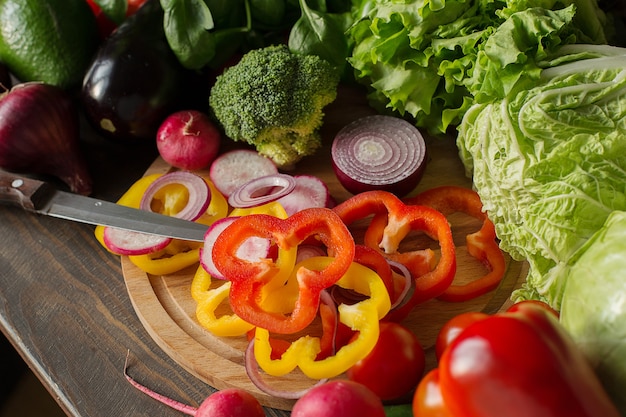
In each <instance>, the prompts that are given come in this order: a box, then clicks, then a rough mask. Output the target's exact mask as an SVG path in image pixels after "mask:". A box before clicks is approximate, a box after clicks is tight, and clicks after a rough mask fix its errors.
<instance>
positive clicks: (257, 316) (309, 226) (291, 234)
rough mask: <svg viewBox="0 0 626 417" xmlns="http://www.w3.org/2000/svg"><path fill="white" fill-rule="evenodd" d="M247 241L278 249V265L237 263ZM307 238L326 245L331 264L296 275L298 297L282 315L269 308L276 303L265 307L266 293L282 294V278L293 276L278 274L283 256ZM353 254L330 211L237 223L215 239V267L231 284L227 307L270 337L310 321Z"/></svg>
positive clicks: (349, 239)
mask: <svg viewBox="0 0 626 417" xmlns="http://www.w3.org/2000/svg"><path fill="white" fill-rule="evenodd" d="M250 237H262V238H268V239H271V240H272V241H273V242H274V243H275V244H276V245H277V246H278V250H279V256H278V259H277V260H276V261H274V260H273V259H262V260H259V261H249V260H246V259H242V258H240V257H238V256H237V250H238V248H239V247H240V246H241V245H242V244H243V243H244V242H245V241H246V239H248V238H250ZM309 237H316V238H317V239H319V240H320V241H321V242H322V243H323V244H324V245H326V247H327V249H328V252H329V253H331V254H332V256H334V260H333V262H331V263H330V265H328V266H327V267H325V268H323V269H322V270H320V271H316V270H309V269H306V268H300V269H299V270H298V271H297V283H295V285H296V287H297V291H298V292H297V297H296V299H295V303H294V305H293V309H292V311H290V312H288V314H281V313H280V312H277V311H276V309H275V308H273V306H272V305H269V304H271V303H272V302H274V301H276V300H271V301H267V299H266V298H270V299H271V297H267V292H266V291H265V290H267V288H276V289H280V288H282V287H283V286H284V285H285V284H286V282H285V281H284V277H285V276H289V275H290V274H291V270H290V271H281V270H280V268H281V267H280V253H281V251H290V250H291V251H292V250H294V249H295V248H297V246H298V245H299V244H300V243H302V242H303V241H305V240H306V239H307V238H309ZM354 253H355V249H354V240H353V238H352V235H351V234H350V231H349V230H348V229H347V227H346V225H345V224H344V223H343V222H342V221H341V219H340V218H339V217H338V216H337V215H336V214H335V213H334V212H333V211H332V210H330V209H325V208H310V209H305V210H302V211H299V212H297V213H295V214H293V215H292V216H290V217H288V218H287V219H280V218H278V217H274V216H271V215H266V214H251V215H249V216H245V217H240V218H238V219H237V220H235V221H234V222H233V223H232V224H230V225H229V226H228V227H227V228H226V229H225V230H224V231H223V232H222V233H221V234H220V235H219V237H218V238H217V239H216V242H215V245H214V248H213V261H214V263H215V265H216V267H217V268H218V269H219V270H220V272H221V273H222V274H223V275H224V276H225V277H226V278H227V279H228V280H229V281H230V282H231V289H230V295H229V301H230V305H231V308H232V309H233V312H234V313H235V314H237V315H238V316H239V317H241V318H242V319H243V320H245V321H247V322H248V323H251V324H253V325H255V326H258V327H262V328H264V329H267V330H268V331H270V332H274V333H281V334H291V333H295V332H298V331H300V330H302V329H304V328H305V327H307V326H308V325H309V324H310V323H311V322H312V321H313V319H314V318H315V317H316V315H317V310H318V306H319V303H320V293H321V291H322V290H324V289H326V288H328V287H330V286H332V285H333V284H335V283H336V282H337V281H338V280H339V279H340V278H341V277H342V276H343V275H344V274H345V273H346V271H347V270H348V268H349V267H350V265H351V264H352V262H353V260H354ZM292 267H293V265H290V268H292ZM285 272H287V273H285ZM277 280H278V281H279V282H277Z"/></svg>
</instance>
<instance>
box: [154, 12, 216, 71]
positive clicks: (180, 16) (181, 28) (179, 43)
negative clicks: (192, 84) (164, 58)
mask: <svg viewBox="0 0 626 417" xmlns="http://www.w3.org/2000/svg"><path fill="white" fill-rule="evenodd" d="M161 7H163V11H164V12H165V17H164V21H163V25H164V28H165V36H166V37H167V41H168V43H169V44H170V47H171V48H172V50H173V51H174V53H175V54H176V56H177V57H178V60H179V61H180V63H181V64H182V65H183V66H184V67H186V68H189V69H199V68H202V67H204V66H205V65H206V64H207V62H209V61H210V60H211V59H212V58H213V56H214V55H215V53H216V52H215V51H216V46H215V39H214V37H213V34H212V33H211V32H210V30H211V29H213V28H214V26H215V25H214V22H213V16H212V14H211V10H209V7H208V5H207V4H206V3H205V1H204V0H161Z"/></svg>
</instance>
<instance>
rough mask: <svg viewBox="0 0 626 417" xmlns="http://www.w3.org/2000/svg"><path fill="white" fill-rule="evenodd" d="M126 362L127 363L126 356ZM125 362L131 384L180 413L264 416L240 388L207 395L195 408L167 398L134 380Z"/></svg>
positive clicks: (213, 416) (208, 416)
mask: <svg viewBox="0 0 626 417" xmlns="http://www.w3.org/2000/svg"><path fill="white" fill-rule="evenodd" d="M126 362H127V363H128V358H127V359H126ZM127 363H126V364H125V365H124V376H125V377H126V380H127V381H128V382H130V384H131V385H132V386H134V387H135V388H137V389H138V390H139V391H141V392H143V393H144V394H146V395H148V396H150V397H152V398H154V399H155V400H157V401H159V402H160V403H162V404H165V405H167V406H168V407H170V408H173V409H174V410H178V411H180V412H181V413H184V414H187V415H189V416H196V417H265V411H263V407H262V406H261V403H259V400H257V399H256V398H255V397H254V396H253V395H252V394H250V393H249V392H247V391H244V390H242V389H238V388H228V389H224V390H221V391H217V392H215V393H213V394H211V395H209V396H208V397H207V398H206V399H205V400H204V401H203V402H202V404H200V407H198V408H196V407H192V406H190V405H187V404H184V403H181V402H179V401H176V400H173V399H171V398H168V397H166V396H165V395H162V394H159V393H157V392H155V391H153V390H151V389H150V388H148V387H146V386H145V385H142V384H140V383H139V382H137V381H135V380H134V379H133V378H131V377H130V375H128V372H127V368H128V365H127Z"/></svg>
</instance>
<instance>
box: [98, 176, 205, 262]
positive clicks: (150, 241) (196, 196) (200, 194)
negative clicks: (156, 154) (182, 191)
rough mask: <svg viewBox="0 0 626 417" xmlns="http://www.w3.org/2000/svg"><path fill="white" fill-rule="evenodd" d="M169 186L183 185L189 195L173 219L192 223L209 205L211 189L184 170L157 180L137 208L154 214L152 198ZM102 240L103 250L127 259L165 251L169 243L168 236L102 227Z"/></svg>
mask: <svg viewBox="0 0 626 417" xmlns="http://www.w3.org/2000/svg"><path fill="white" fill-rule="evenodd" d="M170 184H180V185H183V186H185V187H186V188H187V190H188V192H189V201H188V202H187V205H186V206H185V207H184V208H183V209H182V210H181V211H179V212H178V213H176V214H175V215H174V217H179V218H181V219H185V220H190V221H193V220H196V219H197V218H198V217H200V216H201V215H202V214H203V213H204V212H205V211H206V210H207V207H208V206H209V203H210V202H211V189H210V188H209V186H208V185H207V183H206V182H205V181H204V180H203V179H202V178H201V177H199V176H198V175H195V174H192V173H191V172H186V171H174V172H170V173H168V174H165V175H163V176H161V177H159V178H157V179H156V180H155V181H154V182H152V183H151V184H150V185H149V186H148V188H147V189H146V191H145V192H144V195H143V196H142V198H141V202H140V205H139V208H140V209H142V210H145V211H153V210H152V207H151V203H152V200H153V199H154V196H155V195H156V193H157V192H158V191H159V190H160V189H162V188H163V187H165V186H167V185H170ZM103 239H104V244H105V245H106V247H107V248H109V250H111V251H112V252H114V253H117V254H118V255H129V256H130V255H145V254H148V253H154V252H156V251H159V250H161V249H163V248H165V247H166V246H167V245H168V244H169V243H170V242H171V241H172V239H171V238H169V237H163V236H157V235H152V234H149V233H139V232H134V231H130V230H122V229H117V228H113V227H105V228H104V235H103Z"/></svg>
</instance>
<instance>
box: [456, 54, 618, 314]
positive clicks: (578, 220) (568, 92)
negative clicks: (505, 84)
mask: <svg viewBox="0 0 626 417" xmlns="http://www.w3.org/2000/svg"><path fill="white" fill-rule="evenodd" d="M540 61H541V62H540ZM537 62H538V65H541V66H543V68H544V69H543V70H542V71H541V76H540V79H539V81H538V82H537V84H536V85H535V86H534V87H532V88H529V89H528V90H523V91H518V92H515V93H514V94H509V95H507V96H506V97H505V98H503V99H501V100H495V101H491V102H487V103H475V104H474V105H473V106H472V107H471V108H470V109H469V110H468V112H467V113H466V114H465V117H464V119H463V121H462V123H461V125H460V126H459V135H458V137H457V145H458V147H459V152H460V155H461V158H462V160H463V162H464V164H465V166H466V169H467V174H468V175H470V176H472V178H473V181H474V186H475V187H476V189H477V191H478V193H479V195H480V196H481V199H482V201H483V205H484V209H485V210H486V211H487V212H488V213H489V217H490V218H491V220H492V221H493V222H494V224H495V226H496V232H497V235H498V238H499V239H500V240H501V247H502V249H503V250H505V251H507V252H508V253H510V254H511V256H512V257H513V258H514V259H517V260H527V261H528V262H529V265H530V270H529V274H528V277H527V281H526V284H525V286H524V288H522V289H520V290H518V291H516V293H515V294H514V298H515V299H517V300H518V299H541V300H544V301H547V302H548V303H549V304H551V305H552V306H553V307H554V308H556V309H560V306H561V301H562V296H563V290H564V287H565V283H566V281H567V274H568V268H569V267H568V265H569V263H570V261H571V259H572V257H573V256H574V254H575V253H576V252H577V251H578V250H579V249H580V248H581V247H582V246H583V245H585V243H586V242H587V241H588V240H589V238H590V237H591V236H593V235H594V233H596V232H597V231H598V230H599V229H600V228H601V227H602V226H603V224H604V222H605V221H606V219H607V218H608V216H609V215H610V214H611V213H612V212H614V211H616V210H625V211H626V49H622V48H618V47H610V46H606V45H605V46H592V45H569V46H563V47H561V48H559V50H558V52H557V53H554V54H547V56H546V58H545V59H543V60H537Z"/></svg>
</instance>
